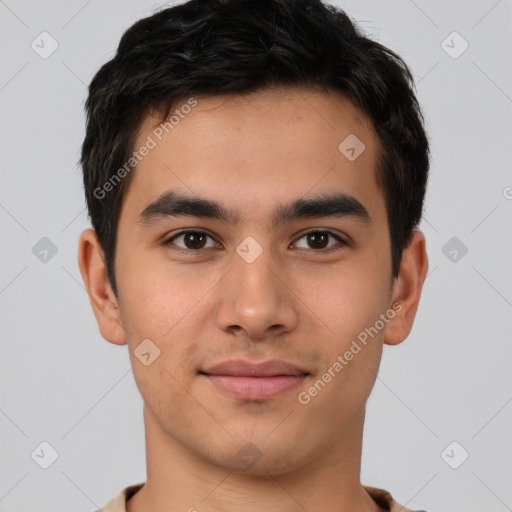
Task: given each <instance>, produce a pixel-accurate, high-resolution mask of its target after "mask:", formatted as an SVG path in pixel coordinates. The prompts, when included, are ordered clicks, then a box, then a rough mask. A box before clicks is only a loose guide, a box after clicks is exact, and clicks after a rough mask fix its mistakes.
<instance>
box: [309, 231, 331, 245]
mask: <svg viewBox="0 0 512 512" xmlns="http://www.w3.org/2000/svg"><path fill="white" fill-rule="evenodd" d="M327 242H328V237H327V234H326V233H309V235H308V243H309V244H310V245H312V246H313V247H317V248H318V247H320V248H323V247H325V246H326V245H327Z"/></svg>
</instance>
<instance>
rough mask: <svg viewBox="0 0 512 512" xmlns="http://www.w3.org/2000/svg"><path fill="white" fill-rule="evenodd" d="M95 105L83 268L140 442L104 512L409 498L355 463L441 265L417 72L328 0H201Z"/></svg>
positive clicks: (164, 19)
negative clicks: (138, 406) (135, 464)
mask: <svg viewBox="0 0 512 512" xmlns="http://www.w3.org/2000/svg"><path fill="white" fill-rule="evenodd" d="M86 108H87V133H86V137H85V140H84V143H83V147H82V165H83V172H84V185H85V192H86V197H87V205H88V208H89V214H90V217H91V221H92V225H93V227H94V230H92V229H89V230H86V231H84V232H83V233H82V235H81V238H80V247H79V265H80V270H81V273H82V277H83V279H84V282H85V285H86V287H87V290H88V293H89V296H90V300H91V305H92V308H93V310H94V314H95V316H96V319H97V321H98V325H99V329H100V331H101V334H102V336H103V337H104V338H105V339H106V340H107V341H109V342H110V343H114V344H118V345H123V344H127V345H128V348H129V353H130V358H131V363H132V368H133V373H134V376H135V380H136V383H137V386H138V389H139V390H140V393H141V395H142V397H143V400H144V424H145V432H146V450H147V481H146V482H145V483H144V484H142V483H139V484H137V485H132V486H130V487H127V488H126V489H124V490H123V491H122V492H121V493H120V494H119V495H118V496H117V498H115V499H113V500H111V501H110V502H109V503H108V504H107V505H106V506H105V507H104V508H103V509H102V510H103V511H104V512H121V511H123V512H124V511H127V512H143V511H146V512H147V511H155V512H177V511H196V510H197V511H199V512H214V511H215V512H217V511H221V510H222V511H228V512H231V511H239V510H244V511H245V512H256V511H258V512H259V511H262V510H280V511H284V512H292V511H293V512H295V511H306V510H307V511H308V512H317V511H323V510H330V511H337V512H348V511H350V512H363V511H364V512H370V511H383V510H392V511H394V512H397V511H398V510H400V511H406V510H407V509H406V508H405V507H402V506H400V505H399V504H398V503H396V501H394V500H393V498H392V497H391V495H390V494H389V493H387V492H386V491H383V490H380V489H377V488H373V487H367V486H362V485H361V482H360V465H361V449H362V447H361V440H362V433H363V424H364V417H365V404H366V401H367V399H368V396H369V394H370V392H371V389H372V387H373V384H374V382H375V379H376V375H377V372H378V367H379V362H380V358H381V353H382V347H383V344H384V343H387V344H389V345H396V344H398V343H401V342H402V341H403V340H404V339H405V338H406V337H407V336H408V334H409V332H410V330H411V328H412V324H413V321H414V317H415V314H416V311H417V307H418V303H419V300H420V295H421V290H422V285H423V282H424V279H425V276H426V273H427V267H428V262H427V256H426V249H425V239H424V236H423V234H422V233H421V232H420V231H418V230H417V229H416V228H417V226H418V223H419V221H420V218H421V213H422V207H423V198H424V194H425V187H426V182H427V174H428V167H429V149H428V140H427V137H426V134H425V131H424V127H423V119H422V115H421V111H420V108H419V106H418V104H417V100H416V98H415V95H414V93H413V90H412V78H411V75H410V72H409V70H408V68H407V66H406V65H405V64H404V63H403V62H402V61H401V59H400V58H399V57H398V56H396V55H395V54H394V53H392V52H391V51H390V50H388V49H386V48H384V47H383V46H381V45H379V44H378V43H376V42H373V41H371V40H368V39H366V38H365V37H363V36H362V35H361V34H360V33H359V32H358V31H357V30H356V29H355V27H354V26H353V24H352V23H351V21H350V20H349V18H348V17H347V16H346V15H345V14H344V13H343V12H341V11H339V10H335V9H334V8H332V7H328V6H326V5H324V4H322V3H320V0H258V1H257V2H255V1H253V0H191V1H189V2H187V3H185V4H182V5H179V6H175V7H172V8H168V9H165V10H163V11H161V12H159V13H157V14H155V15H153V16H151V17H149V18H146V19H143V20H140V21H139V22H137V23H136V24H135V25H134V26H132V27H131V28H130V29H129V30H128V31H127V32H126V33H125V34H124V35H123V37H122V39H121V41H120V44H119V48H118V51H117V54H116V56H115V57H114V59H112V60H111V61H110V62H108V63H107V64H105V65H104V66H103V67H102V68H101V69H100V70H99V72H98V73H97V74H96V76H95V77H94V79H93V81H92V83H91V85H90V90H89V98H88V100H87V104H86Z"/></svg>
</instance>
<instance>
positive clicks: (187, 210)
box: [137, 190, 371, 228]
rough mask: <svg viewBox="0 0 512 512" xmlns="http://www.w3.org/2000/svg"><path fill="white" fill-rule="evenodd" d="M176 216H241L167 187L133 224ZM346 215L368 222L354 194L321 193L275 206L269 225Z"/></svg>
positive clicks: (226, 218) (232, 218)
mask: <svg viewBox="0 0 512 512" xmlns="http://www.w3.org/2000/svg"><path fill="white" fill-rule="evenodd" d="M178 216H190V217H198V218H204V219H218V220H221V221H224V222H226V223H228V224H237V223H238V222H240V219H241V216H240V213H239V212H237V211H235V210H232V209H229V208H226V207H225V206H223V205H222V204H220V203H218V202H216V201H213V200H211V199H206V198H204V197H198V196H189V195H184V194H181V193H178V192H176V191H172V190H169V191H167V192H164V193H163V194H162V195H161V196H160V197H158V199H156V200H155V201H154V202H152V203H151V204H149V205H148V206H146V208H144V210H143V211H142V212H141V214H140V215H139V220H138V221H137V223H139V224H142V225H148V224H150V223H152V222H153V221H156V220H159V219H162V218H165V217H178ZM347 216H348V217H353V218H355V219H357V220H360V221H363V222H365V223H370V222H371V217H370V214H369V213H368V210H367V209H366V208H365V207H364V206H363V205H362V204H361V203H360V202H359V201H358V200H357V199H356V198H355V197H352V196H349V195H347V194H341V193H336V194H323V195H320V196H314V197H310V198H307V197H306V198H301V199H296V200H295V201H292V202H291V203H289V204H285V205H278V206H277V207H276V209H275V210H274V212H273V215H272V228H275V227H277V226H279V225H282V224H286V223H287V222H291V221H294V220H299V219H306V218H323V217H338V218H341V217H347Z"/></svg>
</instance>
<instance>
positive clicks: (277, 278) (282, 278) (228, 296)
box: [216, 250, 299, 340]
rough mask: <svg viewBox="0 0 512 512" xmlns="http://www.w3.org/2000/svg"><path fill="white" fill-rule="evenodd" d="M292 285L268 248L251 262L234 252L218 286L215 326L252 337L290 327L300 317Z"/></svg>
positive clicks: (292, 326) (285, 330) (274, 333)
mask: <svg viewBox="0 0 512 512" xmlns="http://www.w3.org/2000/svg"><path fill="white" fill-rule="evenodd" d="M292 288H293V285H292V283H291V282H290V277H289V276H288V275H287V274H286V271H285V269H284V267H283V265H282V264H280V262H279V261H278V260H277V259H275V260H273V259H272V256H271V252H270V251H268V250H264V251H263V253H262V254H261V255H260V256H259V257H258V258H257V259H256V260H255V261H253V262H251V263H248V262H247V261H245V260H244V259H243V258H242V257H239V256H238V254H236V255H235V256H234V258H233V268H232V269H231V271H230V272H229V273H228V275H227V276H226V278H225V279H223V286H222V288H221V289H220V290H218V294H219V295H218V297H219V299H218V303H217V307H216V322H217V325H218V327H219V328H220V329H222V330H223V331H225V332H229V333H230V334H236V335H238V336H242V337H244V338H247V337H248V338H249V339H251V340H262V339H265V338H268V337H269V336H278V335H280V334H283V333H285V332H289V331H292V330H293V329H295V328H296V326H297V324H298V319H299V315H298V300H297V299H296V297H295V296H294V294H293V290H292Z"/></svg>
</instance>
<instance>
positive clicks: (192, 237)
mask: <svg viewBox="0 0 512 512" xmlns="http://www.w3.org/2000/svg"><path fill="white" fill-rule="evenodd" d="M180 239H182V241H181V244H180V243H176V241H177V240H180ZM208 239H210V240H212V242H213V243H211V244H210V245H207V243H208ZM168 244H173V245H176V246H177V247H179V248H180V249H189V250H192V251H197V250H200V249H205V248H210V247H215V245H216V244H215V242H214V241H213V239H212V237H211V236H209V235H208V234H207V233H205V232H204V231H182V232H181V233H178V234H176V235H174V236H172V237H171V238H169V239H168V240H167V241H166V242H164V245H168Z"/></svg>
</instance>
